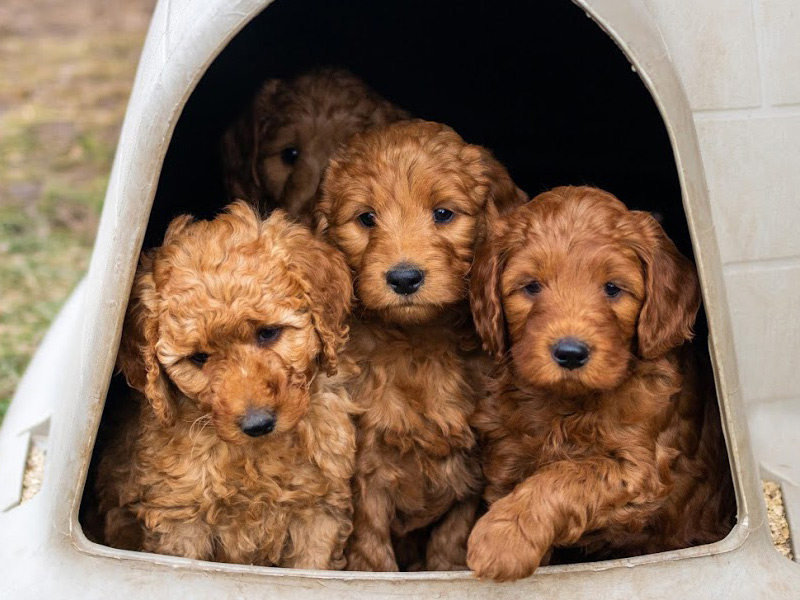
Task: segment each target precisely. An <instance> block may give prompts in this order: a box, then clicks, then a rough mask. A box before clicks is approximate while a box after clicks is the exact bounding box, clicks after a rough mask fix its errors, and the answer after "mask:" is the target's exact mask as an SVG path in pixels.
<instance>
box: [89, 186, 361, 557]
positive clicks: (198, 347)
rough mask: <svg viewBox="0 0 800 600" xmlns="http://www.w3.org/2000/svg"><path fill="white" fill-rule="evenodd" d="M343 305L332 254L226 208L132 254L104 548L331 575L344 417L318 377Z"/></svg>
mask: <svg viewBox="0 0 800 600" xmlns="http://www.w3.org/2000/svg"><path fill="white" fill-rule="evenodd" d="M351 296H352V283H351V279H350V272H349V269H348V268H347V265H346V264H345V263H344V261H343V259H342V258H341V256H340V254H339V253H338V252H336V251H335V250H334V249H333V248H331V247H330V246H328V245H327V244H325V243H324V242H321V241H318V240H317V239H316V238H314V236H313V235H312V234H311V233H310V232H309V231H308V230H307V229H306V228H305V227H303V226H301V225H299V224H294V223H291V222H290V221H289V220H288V219H287V218H286V217H285V215H284V214H283V213H282V212H281V211H276V212H275V213H273V214H272V216H271V217H270V218H269V219H267V220H266V221H261V220H260V219H259V218H258V217H257V216H256V215H255V214H254V212H253V209H252V208H250V207H249V206H248V205H246V204H245V203H244V202H237V203H235V204H233V205H231V206H230V207H229V208H228V210H227V212H226V213H225V214H222V215H220V216H218V217H217V218H215V219H214V220H212V221H198V222H193V221H192V218H191V217H189V216H181V217H178V218H176V219H175V220H174V221H173V222H172V223H171V225H170V227H169V229H168V231H167V233H166V237H165V240H164V244H163V246H161V247H160V248H156V249H154V250H153V251H151V252H148V253H145V254H143V255H142V258H141V262H140V265H139V269H138V271H137V273H136V278H135V282H134V286H133V292H132V294H131V301H130V306H129V308H128V314H127V317H126V322H125V327H124V330H123V338H122V343H121V346H120V350H119V356H118V366H119V367H120V369H121V370H122V372H123V373H124V375H125V377H126V379H127V381H128V383H129V384H130V385H131V387H133V388H134V389H135V390H137V391H138V392H139V394H137V395H136V396H137V398H138V400H139V401H140V402H139V410H138V416H137V418H135V419H133V420H131V421H129V422H128V423H127V424H126V426H125V430H124V432H123V433H122V435H121V436H120V437H119V438H118V439H116V441H115V442H114V443H113V444H112V445H111V447H110V448H109V449H108V450H107V452H106V453H105V455H104V456H103V458H102V460H101V464H100V467H99V476H98V496H99V498H100V509H101V513H103V514H105V515H106V516H105V537H106V541H107V543H109V544H110V545H112V546H116V547H121V548H126V549H133V550H145V551H148V552H157V553H162V554H172V555H178V556H185V557H189V558H195V559H205V560H216V561H222V562H234V563H244V564H258V565H275V566H283V567H303V568H317V569H338V568H342V567H344V564H345V561H344V558H343V550H344V545H345V541H346V539H347V536H348V535H349V534H350V531H351V529H352V495H351V491H350V478H351V476H352V474H353V468H354V461H355V431H354V426H353V424H352V422H351V413H352V411H353V409H354V406H353V405H352V403H351V401H350V399H349V395H348V394H347V393H346V392H345V390H344V389H343V387H342V386H341V385H340V384H339V383H337V381H336V380H335V379H334V378H332V377H331V375H333V373H334V372H335V371H336V369H337V352H338V350H339V349H340V347H341V346H342V344H343V343H344V341H345V338H346V334H347V328H346V324H345V318H346V315H347V313H348V310H349V305H350V299H351ZM326 372H327V374H326Z"/></svg>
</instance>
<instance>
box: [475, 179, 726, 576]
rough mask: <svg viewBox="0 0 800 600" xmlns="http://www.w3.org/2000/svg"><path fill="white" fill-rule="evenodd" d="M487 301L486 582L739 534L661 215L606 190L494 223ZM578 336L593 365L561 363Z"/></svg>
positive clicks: (480, 269) (710, 391)
mask: <svg viewBox="0 0 800 600" xmlns="http://www.w3.org/2000/svg"><path fill="white" fill-rule="evenodd" d="M532 282H537V283H538V287H537V286H531V285H530V284H531V283H532ZM609 282H610V283H613V284H614V285H616V286H617V287H618V288H619V289H620V290H621V291H620V292H619V294H616V293H615V292H614V291H613V288H611V290H612V291H611V293H610V294H609V293H608V292H607V289H608V288H606V287H605V286H606V284H607V283H609ZM526 286H527V287H526ZM531 290H532V291H531ZM471 300H472V308H473V313H474V318H475V323H476V326H477V328H478V331H479V333H480V335H481V337H482V339H483V341H484V345H485V347H486V349H487V350H489V351H490V352H491V353H492V354H493V355H494V356H495V357H496V358H497V360H498V361H499V362H498V367H497V373H496V377H495V378H494V380H493V382H492V383H491V393H490V395H489V396H488V397H486V398H484V399H483V400H482V401H481V403H480V405H479V407H478V409H477V410H476V413H475V415H474V418H473V423H474V425H475V426H476V428H477V429H478V431H479V433H480V437H481V440H482V442H483V444H484V458H483V461H484V462H483V466H484V474H485V477H486V480H487V487H486V490H485V499H486V500H487V501H488V502H489V504H490V508H489V511H488V513H487V514H486V515H484V516H483V517H482V518H481V519H480V520H479V521H478V523H477V524H476V526H475V528H474V530H473V531H472V533H471V535H470V539H469V552H468V558H467V561H468V564H469V566H470V567H471V568H472V569H474V570H475V573H476V574H477V576H478V577H481V578H489V579H495V580H512V579H517V578H519V577H525V576H527V575H530V574H531V573H532V572H533V571H534V570H535V569H536V567H537V566H539V565H540V564H542V563H543V562H546V561H547V560H548V557H549V555H550V552H551V551H553V549H559V548H571V549H577V550H579V551H580V552H581V553H583V554H584V555H587V556H589V557H592V558H603V557H620V556H633V555H638V554H645V553H651V552H659V551H664V550H670V549H677V548H684V547H687V546H691V545H696V544H704V543H710V542H714V541H717V540H719V539H721V538H722V537H724V536H725V535H726V533H727V532H728V531H729V530H730V529H731V527H732V524H733V518H734V512H735V506H734V496H733V489H732V484H731V478H730V469H729V466H728V463H727V456H726V452H725V446H724V442H723V438H722V432H721V427H720V419H719V414H718V409H717V403H716V400H715V396H714V388H713V383H712V382H711V380H710V377H709V375H710V368H709V367H708V365H706V364H703V362H702V361H700V360H699V357H698V356H697V355H696V354H695V353H694V350H693V348H692V347H691V345H690V344H688V343H686V342H687V341H688V340H689V339H690V338H691V336H692V331H691V330H692V326H693V324H694V320H695V317H696V314H697V311H698V309H699V305H700V290H699V284H698V280H697V275H696V273H695V270H694V267H693V265H692V264H691V263H690V262H689V261H688V260H687V259H686V258H684V257H683V256H682V255H680V253H679V252H678V251H677V249H676V248H675V246H674V245H673V243H672V242H671V241H670V240H669V239H668V238H667V236H666V235H665V234H664V231H663V230H662V229H661V226H660V225H658V223H657V222H656V221H655V220H654V219H653V218H652V217H651V216H650V215H649V214H647V213H642V212H636V211H629V210H627V209H626V207H625V206H624V205H623V204H622V203H621V202H620V201H619V200H617V199H616V198H614V197H613V196H612V195H611V194H608V193H606V192H603V191H601V190H598V189H594V188H590V187H563V188H556V189H554V190H552V191H550V192H547V193H545V194H542V195H540V196H537V197H536V198H534V199H533V200H532V201H531V202H530V203H528V204H527V205H525V206H522V207H520V208H519V209H517V210H516V211H514V212H512V213H510V214H508V215H506V216H505V217H503V218H500V219H498V220H497V221H496V222H495V223H493V227H492V234H491V235H490V236H489V238H488V239H487V241H486V243H485V244H484V245H483V246H482V247H481V248H480V250H479V252H478V257H477V258H476V265H475V272H474V275H473V278H472V282H471ZM565 337H573V338H577V339H580V340H582V341H583V342H585V343H586V344H587V345H588V347H589V349H590V354H589V359H588V362H586V363H585V364H584V365H582V366H580V367H578V368H574V369H572V370H568V369H566V368H563V367H561V366H559V365H558V364H556V361H555V360H554V357H553V355H552V354H551V351H552V348H553V346H554V344H555V342H556V340H559V339H562V338H565Z"/></svg>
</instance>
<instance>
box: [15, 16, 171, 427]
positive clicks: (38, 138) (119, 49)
mask: <svg viewBox="0 0 800 600" xmlns="http://www.w3.org/2000/svg"><path fill="white" fill-rule="evenodd" d="M154 5H155V0H76V1H73V2H65V1H64V0H2V2H0V418H2V415H3V414H4V412H5V409H6V407H7V405H8V402H9V400H10V398H11V395H12V394H13V391H14V388H15V387H16V384H17V382H18V381H19V378H20V376H21V375H22V372H23V370H24V368H25V366H26V365H27V363H28V361H29V359H30V356H31V354H32V352H33V350H34V349H35V348H36V346H37V344H38V343H39V341H40V340H41V338H42V335H43V334H44V332H45V331H46V328H47V325H48V324H49V323H50V321H51V320H52V318H53V317H54V316H55V314H56V312H57V311H58V308H59V307H60V306H61V304H62V303H63V301H64V300H65V299H66V297H67V295H68V294H69V292H70V291H71V289H72V288H73V287H74V286H75V284H76V283H77V281H78V280H79V279H80V277H81V275H82V274H83V273H84V272H85V270H86V267H87V265H88V260H89V254H90V251H91V247H92V243H93V241H94V235H95V230H96V228H97V220H98V216H99V212H100V207H101V205H102V201H103V197H104V194H105V188H106V183H107V180H108V174H109V171H110V166H111V161H112V159H113V155H114V149H115V146H116V143H117V138H118V135H119V129H120V125H121V123H122V117H123V115H124V113H125V107H126V104H127V100H128V95H129V93H130V87H131V84H132V83H133V76H134V72H135V70H136V65H137V62H138V59H139V53H140V51H141V46H142V43H143V41H144V35H145V32H146V30H147V26H148V23H149V21H150V16H151V14H152V10H153V7H154Z"/></svg>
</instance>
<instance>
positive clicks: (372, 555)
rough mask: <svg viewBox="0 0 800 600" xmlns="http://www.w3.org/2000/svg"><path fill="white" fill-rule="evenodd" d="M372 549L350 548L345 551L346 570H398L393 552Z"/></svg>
mask: <svg viewBox="0 0 800 600" xmlns="http://www.w3.org/2000/svg"><path fill="white" fill-rule="evenodd" d="M373 550H374V551H372V552H369V551H360V550H358V549H355V548H354V549H351V550H350V551H348V552H347V570H348V571H373V572H380V571H392V572H393V571H399V569H398V567H397V561H396V560H395V559H394V556H393V553H392V552H391V551H390V552H386V551H382V549H378V548H376V549H373Z"/></svg>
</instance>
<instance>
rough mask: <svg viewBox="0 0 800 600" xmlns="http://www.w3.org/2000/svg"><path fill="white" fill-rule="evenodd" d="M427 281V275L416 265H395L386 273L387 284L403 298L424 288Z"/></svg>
mask: <svg viewBox="0 0 800 600" xmlns="http://www.w3.org/2000/svg"><path fill="white" fill-rule="evenodd" d="M424 281H425V273H423V272H422V271H420V270H419V269H418V268H417V267H415V266H414V265H408V264H405V263H401V264H399V265H395V266H394V267H392V269H391V270H390V271H389V272H388V273H386V283H387V284H389V287H390V288H392V290H394V292H395V293H397V294H400V295H402V296H409V295H411V294H414V293H416V292H417V290H419V288H421V287H422V283H423V282H424Z"/></svg>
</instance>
